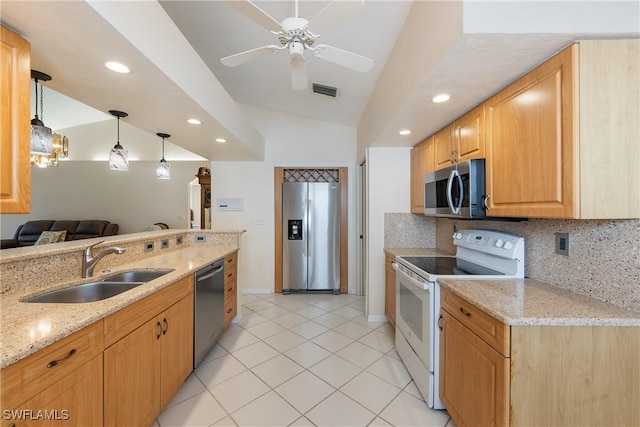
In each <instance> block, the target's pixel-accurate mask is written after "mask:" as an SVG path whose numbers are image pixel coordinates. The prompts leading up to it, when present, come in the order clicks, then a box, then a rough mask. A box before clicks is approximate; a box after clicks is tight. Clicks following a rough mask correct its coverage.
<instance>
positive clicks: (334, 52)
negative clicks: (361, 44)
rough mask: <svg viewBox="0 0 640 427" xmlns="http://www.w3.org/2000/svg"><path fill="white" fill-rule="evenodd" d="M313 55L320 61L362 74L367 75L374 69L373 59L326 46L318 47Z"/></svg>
mask: <svg viewBox="0 0 640 427" xmlns="http://www.w3.org/2000/svg"><path fill="white" fill-rule="evenodd" d="M313 53H314V55H315V56H317V57H318V58H320V59H324V60H325V61H329V62H333V63H334V64H338V65H342V66H343V67H347V68H351V69H352V70H356V71H360V72H361V73H366V72H367V71H369V70H371V68H372V67H373V59H370V58H367V57H365V56H362V55H358V54H357V53H353V52H349V51H346V50H342V49H338V48H337V47H332V46H327V45H326V44H319V45H317V46H316V47H315V49H314V50H313Z"/></svg>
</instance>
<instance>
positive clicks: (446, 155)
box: [434, 105, 485, 170]
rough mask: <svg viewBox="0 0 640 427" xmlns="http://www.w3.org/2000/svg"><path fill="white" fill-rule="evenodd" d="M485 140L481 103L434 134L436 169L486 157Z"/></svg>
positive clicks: (482, 106)
mask: <svg viewBox="0 0 640 427" xmlns="http://www.w3.org/2000/svg"><path fill="white" fill-rule="evenodd" d="M484 141H485V126H484V105H480V106H478V107H476V108H474V109H473V110H471V111H469V112H468V113H467V114H465V115H464V116H462V117H460V118H459V119H457V120H456V121H455V122H453V123H451V124H450V125H449V126H447V127H445V128H444V129H442V130H441V131H440V132H438V133H436V134H435V135H434V144H435V148H434V150H435V168H436V170H437V169H442V168H445V167H447V166H451V165H452V164H454V163H458V162H463V161H465V160H470V159H482V158H484V155H485V149H484V145H485V142H484Z"/></svg>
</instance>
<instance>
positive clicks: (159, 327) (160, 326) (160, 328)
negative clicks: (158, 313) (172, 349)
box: [156, 321, 162, 340]
mask: <svg viewBox="0 0 640 427" xmlns="http://www.w3.org/2000/svg"><path fill="white" fill-rule="evenodd" d="M156 326H157V327H158V335H156V339H157V340H159V339H160V337H161V336H162V325H161V324H160V322H159V321H158V322H156Z"/></svg>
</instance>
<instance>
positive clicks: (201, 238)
mask: <svg viewBox="0 0 640 427" xmlns="http://www.w3.org/2000/svg"><path fill="white" fill-rule="evenodd" d="M206 241H207V237H206V236H205V235H204V234H198V235H196V243H204V242H206Z"/></svg>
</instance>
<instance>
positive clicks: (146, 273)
mask: <svg viewBox="0 0 640 427" xmlns="http://www.w3.org/2000/svg"><path fill="white" fill-rule="evenodd" d="M172 271H173V270H161V271H159V270H142V271H124V272H122V273H117V274H114V275H111V276H108V277H105V278H104V279H102V281H103V282H143V283H146V282H150V281H152V280H154V279H157V278H158V277H161V276H164V275H165V274H167V273H171V272H172Z"/></svg>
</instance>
